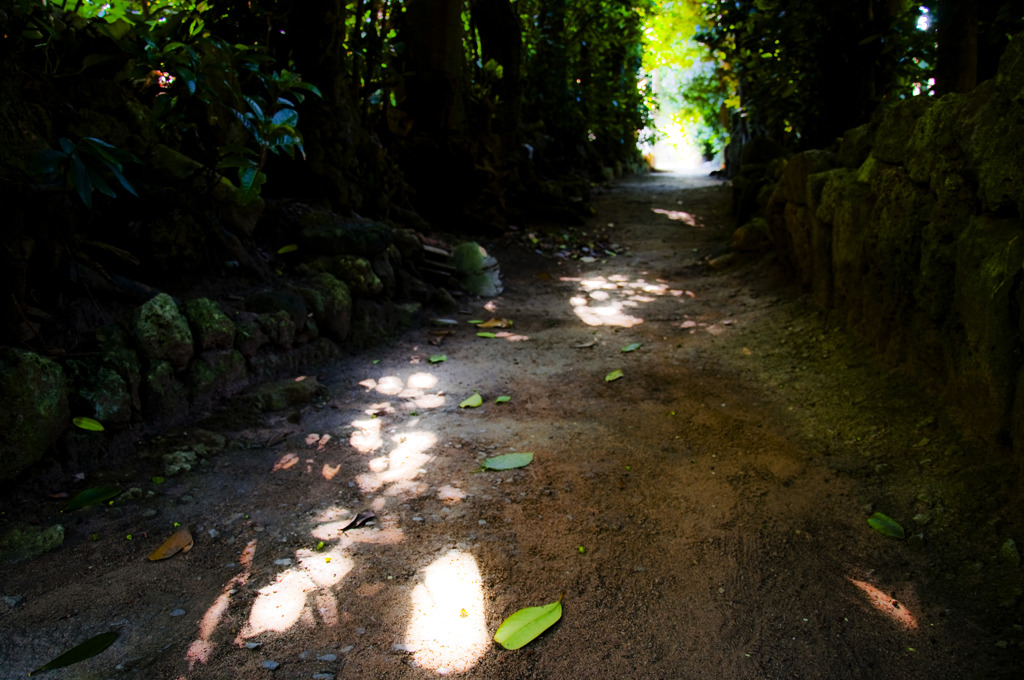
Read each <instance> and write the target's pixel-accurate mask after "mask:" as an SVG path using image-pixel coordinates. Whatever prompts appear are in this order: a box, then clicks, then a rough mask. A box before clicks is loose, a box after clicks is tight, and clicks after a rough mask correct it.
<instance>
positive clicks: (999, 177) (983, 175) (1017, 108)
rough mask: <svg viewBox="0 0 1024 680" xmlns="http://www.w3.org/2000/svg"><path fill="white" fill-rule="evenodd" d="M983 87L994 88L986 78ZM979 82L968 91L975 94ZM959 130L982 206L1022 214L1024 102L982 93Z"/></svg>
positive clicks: (973, 95)
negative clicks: (981, 99) (977, 105)
mask: <svg viewBox="0 0 1024 680" xmlns="http://www.w3.org/2000/svg"><path fill="white" fill-rule="evenodd" d="M985 89H991V90H993V91H995V87H994V85H993V84H992V83H991V82H989V83H986V84H985ZM979 90H982V86H979V87H978V88H977V89H976V90H975V92H973V93H971V94H972V98H973V97H984V95H983V94H979V92H978V91H979ZM974 101H977V99H975V100H974ZM970 123H971V125H970V128H969V130H965V131H964V133H963V134H968V132H969V137H967V139H966V140H965V142H966V144H965V146H966V148H967V163H968V166H969V167H970V168H972V169H973V170H974V172H975V173H976V175H977V178H978V198H979V199H980V200H981V205H982V209H983V210H990V211H993V212H994V211H998V210H1001V209H1004V208H1013V209H1016V210H1017V212H1018V214H1024V154H1022V153H1021V150H1022V149H1024V105H1022V102H1020V101H1013V100H1009V99H1004V98H1002V97H999V96H991V97H984V104H983V105H982V106H981V107H980V108H978V109H977V112H976V115H975V116H973V118H972V119H971V120H970Z"/></svg>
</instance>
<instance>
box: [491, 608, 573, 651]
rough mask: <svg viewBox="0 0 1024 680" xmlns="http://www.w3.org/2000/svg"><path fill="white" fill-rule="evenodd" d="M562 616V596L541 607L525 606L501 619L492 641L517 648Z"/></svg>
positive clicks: (505, 646)
mask: <svg viewBox="0 0 1024 680" xmlns="http://www.w3.org/2000/svg"><path fill="white" fill-rule="evenodd" d="M560 618H562V598H561V597H559V598H558V599H557V600H556V601H554V602H552V603H551V604H546V605H544V606H543V607H527V608H526V609H520V610H519V611H517V612H516V613H514V614H512V615H511V616H509V617H508V618H507V619H505V620H504V621H502V623H501V625H500V626H498V630H496V631H495V632H494V641H495V642H497V643H498V644H499V645H501V646H502V647H504V648H505V649H519V648H520V647H522V646H523V645H525V644H526V643H528V642H530V641H532V640H533V639H534V638H536V637H537V636H538V635H540V634H541V633H543V632H544V631H546V630H547V629H548V628H550V627H551V626H552V625H554V623H555V622H556V621H558V619H560Z"/></svg>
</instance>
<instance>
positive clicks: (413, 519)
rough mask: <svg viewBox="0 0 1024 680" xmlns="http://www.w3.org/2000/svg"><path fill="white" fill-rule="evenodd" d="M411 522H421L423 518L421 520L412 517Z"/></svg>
mask: <svg viewBox="0 0 1024 680" xmlns="http://www.w3.org/2000/svg"><path fill="white" fill-rule="evenodd" d="M412 521H413V522H422V521H423V518H422V517H413V518H412Z"/></svg>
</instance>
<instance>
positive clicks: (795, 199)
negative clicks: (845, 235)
mask: <svg viewBox="0 0 1024 680" xmlns="http://www.w3.org/2000/svg"><path fill="white" fill-rule="evenodd" d="M835 166H836V155H835V154H834V153H832V152H831V151H822V150H820V149H810V150H808V151H804V152H802V153H798V154H796V155H795V156H792V157H791V158H790V159H789V160H788V162H787V163H786V166H785V169H784V170H783V171H782V176H781V177H780V178H779V190H780V191H781V192H782V197H783V199H785V200H786V202H787V203H797V204H801V205H803V204H805V203H807V177H808V175H813V174H815V173H819V172H824V171H826V170H831V169H832V168H834V167H835Z"/></svg>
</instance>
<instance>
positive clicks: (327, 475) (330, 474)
mask: <svg viewBox="0 0 1024 680" xmlns="http://www.w3.org/2000/svg"><path fill="white" fill-rule="evenodd" d="M340 470H341V463H338V464H337V465H329V464H327V463H324V465H323V467H321V468H320V476H322V477H323V478H324V479H326V480H327V481H328V482H329V481H331V480H332V479H334V478H335V476H337V474H338V472H339V471H340Z"/></svg>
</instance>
